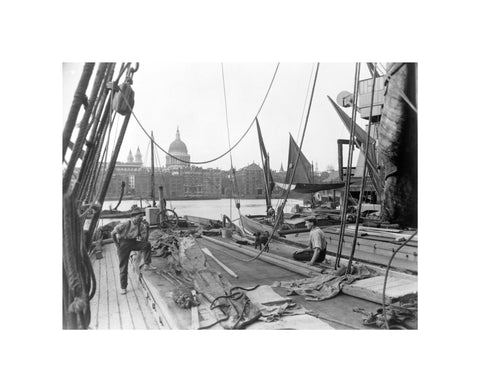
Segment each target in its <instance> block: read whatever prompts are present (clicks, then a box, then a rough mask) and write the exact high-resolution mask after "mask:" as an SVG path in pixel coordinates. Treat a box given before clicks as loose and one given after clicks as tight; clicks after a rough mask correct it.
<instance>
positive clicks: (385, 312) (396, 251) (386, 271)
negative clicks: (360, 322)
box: [382, 230, 418, 329]
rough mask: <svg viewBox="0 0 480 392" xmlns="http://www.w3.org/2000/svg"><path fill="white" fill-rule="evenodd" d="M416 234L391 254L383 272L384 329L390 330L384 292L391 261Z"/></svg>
mask: <svg viewBox="0 0 480 392" xmlns="http://www.w3.org/2000/svg"><path fill="white" fill-rule="evenodd" d="M417 233H418V230H417V231H415V233H413V234H412V235H411V236H410V237H408V238H407V240H406V241H405V242H404V243H403V244H402V245H400V246H399V247H398V248H397V249H396V250H395V252H393V254H392V257H390V260H388V264H387V269H386V270H385V279H384V280H383V290H382V309H383V317H384V319H385V327H386V328H387V329H390V326H389V325H388V320H387V310H386V306H385V292H386V290H387V279H388V272H389V271H390V266H391V265H392V261H393V259H394V257H395V255H396V254H397V253H398V251H399V250H400V249H402V248H403V247H404V246H405V245H407V243H408V242H409V241H410V240H411V239H412V238H413V237H415V235H416V234H417Z"/></svg>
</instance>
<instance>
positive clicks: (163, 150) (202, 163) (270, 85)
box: [123, 63, 280, 165]
mask: <svg viewBox="0 0 480 392" xmlns="http://www.w3.org/2000/svg"><path fill="white" fill-rule="evenodd" d="M279 66H280V63H278V64H277V66H276V68H275V72H274V73H273V77H272V80H271V81H270V84H269V86H268V89H267V92H266V93H265V96H264V98H263V100H262V103H261V104H260V107H259V109H258V110H257V113H256V114H255V116H254V117H253V120H252V122H251V123H250V125H249V126H248V128H247V130H246V131H245V132H244V133H243V135H242V136H241V137H240V139H239V140H238V141H237V142H236V143H235V144H234V145H233V147H231V148H230V149H229V150H228V151H225V152H224V153H223V154H221V155H219V156H217V157H215V158H213V159H209V160H207V161H198V162H192V161H185V160H182V159H180V158H178V157H176V156H175V155H172V154H170V153H169V152H168V151H166V150H165V149H164V148H162V147H161V146H160V145H159V144H157V143H156V142H155V141H153V143H154V144H155V145H156V146H157V147H158V148H159V149H160V150H161V151H162V152H163V153H165V154H167V155H168V156H170V157H172V158H175V159H176V160H177V161H180V162H183V163H189V164H193V165H204V164H207V163H211V162H215V161H218V160H219V159H221V158H223V157H224V156H225V155H227V154H228V153H230V151H232V150H233V149H234V148H235V147H237V146H238V145H239V144H240V142H241V141H242V140H243V139H244V138H245V136H247V133H248V132H249V131H250V129H251V128H252V126H253V124H254V122H255V118H256V117H257V116H258V115H259V114H260V112H261V110H262V108H263V105H264V104H265V101H266V100H267V97H268V95H269V93H270V90H271V88H272V85H273V82H274V80H275V77H276V75H277V71H278V67H279ZM123 99H124V101H125V103H126V105H127V107H128V108H129V109H130V110H131V112H132V116H133V118H135V121H136V122H137V124H138V125H139V126H140V128H141V129H142V131H143V132H144V133H145V135H146V136H147V137H148V138H149V139H150V140H151V138H150V135H149V134H148V132H147V131H146V130H145V128H144V126H143V125H142V123H141V122H140V120H139V119H138V117H137V116H136V115H135V113H134V112H133V109H132V108H131V107H130V104H129V103H128V102H127V100H126V99H125V97H123Z"/></svg>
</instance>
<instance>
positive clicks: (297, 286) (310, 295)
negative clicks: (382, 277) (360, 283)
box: [274, 266, 376, 301]
mask: <svg viewBox="0 0 480 392" xmlns="http://www.w3.org/2000/svg"><path fill="white" fill-rule="evenodd" d="M352 272H353V273H352V274H349V275H341V276H338V275H337V274H335V271H332V272H331V273H324V274H321V275H318V276H314V277H312V278H305V279H298V280H293V281H288V282H275V283H274V286H276V287H283V288H285V289H287V290H288V293H287V295H303V296H304V297H305V299H306V300H307V301H323V300H325V299H329V298H333V297H335V296H336V295H338V293H340V291H341V290H342V287H343V285H345V284H350V283H353V282H354V281H356V280H359V279H365V278H370V277H372V276H374V275H376V273H375V272H373V271H371V270H369V269H368V268H367V267H365V266H360V267H355V268H354V270H353V271H352Z"/></svg>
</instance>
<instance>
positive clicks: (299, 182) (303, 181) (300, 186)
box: [277, 134, 345, 193]
mask: <svg viewBox="0 0 480 392" xmlns="http://www.w3.org/2000/svg"><path fill="white" fill-rule="evenodd" d="M299 155H300V158H299V160H298V165H297V169H296V170H295V172H294V171H293V169H294V166H295V162H296V160H297V157H298V156H299ZM290 181H292V187H291V188H290V189H291V190H292V191H295V192H297V193H316V192H319V191H326V190H331V189H340V188H343V187H344V185H345V184H344V183H343V182H336V183H323V184H314V181H313V178H312V165H311V164H310V163H309V162H308V159H307V158H306V157H305V155H303V153H302V151H301V150H300V148H299V147H298V145H297V143H295V140H293V137H292V135H291V134H290V147H289V151H288V168H287V174H286V175H285V181H284V183H283V184H282V183H277V185H278V186H279V187H281V188H283V189H288V184H289V183H290Z"/></svg>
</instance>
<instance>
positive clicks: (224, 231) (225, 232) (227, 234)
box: [222, 229, 232, 238]
mask: <svg viewBox="0 0 480 392" xmlns="http://www.w3.org/2000/svg"><path fill="white" fill-rule="evenodd" d="M222 238H232V229H222Z"/></svg>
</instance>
